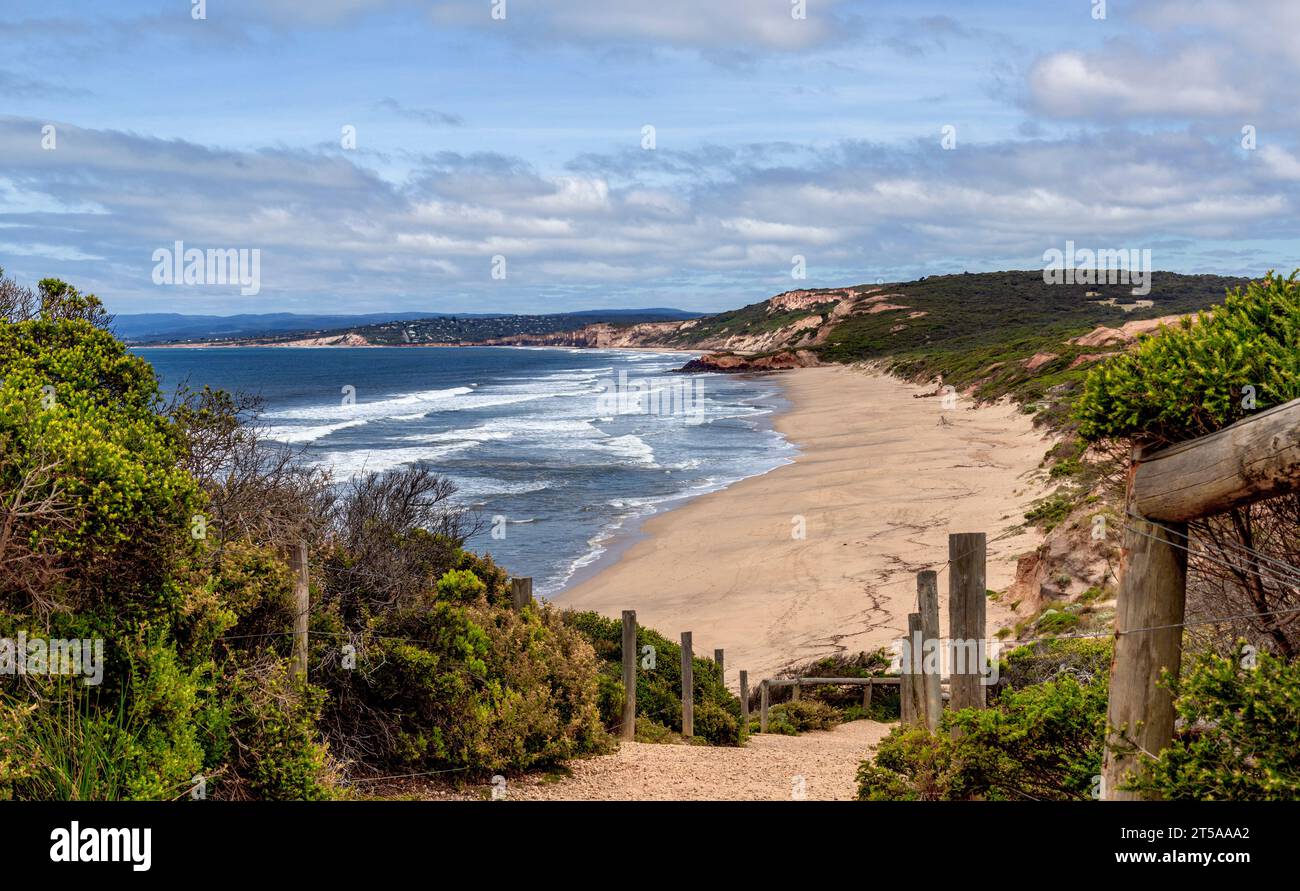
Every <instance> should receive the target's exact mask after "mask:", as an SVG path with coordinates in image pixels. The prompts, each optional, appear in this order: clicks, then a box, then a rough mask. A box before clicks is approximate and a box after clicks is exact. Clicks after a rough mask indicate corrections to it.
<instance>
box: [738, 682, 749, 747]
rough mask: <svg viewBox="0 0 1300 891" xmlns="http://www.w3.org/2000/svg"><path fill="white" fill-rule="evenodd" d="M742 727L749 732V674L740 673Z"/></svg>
mask: <svg viewBox="0 0 1300 891" xmlns="http://www.w3.org/2000/svg"><path fill="white" fill-rule="evenodd" d="M740 727H741V729H742V730H744V731H745V732H746V733H748V732H749V672H747V671H745V670H744V669H742V670H741V672H740Z"/></svg>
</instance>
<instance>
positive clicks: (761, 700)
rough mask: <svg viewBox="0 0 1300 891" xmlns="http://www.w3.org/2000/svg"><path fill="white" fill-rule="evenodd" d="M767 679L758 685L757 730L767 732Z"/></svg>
mask: <svg viewBox="0 0 1300 891" xmlns="http://www.w3.org/2000/svg"><path fill="white" fill-rule="evenodd" d="M767 703H768V692H767V681H766V680H764V681H763V682H762V683H760V684H759V685H758V732H759V733H767Z"/></svg>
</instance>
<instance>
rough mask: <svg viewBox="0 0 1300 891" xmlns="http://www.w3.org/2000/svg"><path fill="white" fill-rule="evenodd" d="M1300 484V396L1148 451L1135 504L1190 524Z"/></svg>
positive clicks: (1153, 515)
mask: <svg viewBox="0 0 1300 891" xmlns="http://www.w3.org/2000/svg"><path fill="white" fill-rule="evenodd" d="M1298 488H1300V399H1293V400H1291V401H1290V402H1287V403H1283V404H1282V405H1278V406H1274V407H1273V408H1270V409H1268V410H1267V411H1262V412H1260V413H1259V414H1257V415H1254V416H1252V417H1249V418H1244V419H1242V420H1240V421H1238V422H1237V423H1235V424H1232V425H1230V426H1228V427H1224V428H1223V429H1222V430H1219V431H1217V432H1215V433H1211V434H1209V435H1208V436H1202V437H1199V438H1197V439H1189V440H1187V441H1186V442H1180V443H1178V444H1177V445H1175V446H1170V447H1169V448H1167V449H1163V450H1161V451H1158V452H1155V453H1154V454H1150V455H1143V456H1141V458H1140V463H1139V464H1138V467H1137V471H1136V473H1135V474H1134V476H1133V499H1132V508H1133V511H1134V512H1135V513H1137V514H1138V515H1140V516H1142V517H1145V518H1147V519H1148V520H1158V521H1160V522H1165V523H1185V522H1187V521H1189V520H1195V519H1198V518H1200V517H1205V516H1209V515H1210V514H1217V513H1222V512H1223V511H1226V510H1228V509H1230V508H1233V507H1240V506H1242V505H1245V504H1249V503H1250V502H1252V501H1258V500H1259V499H1261V498H1270V497H1272V496H1274V495H1284V494H1286V493H1288V492H1294V491H1296V490H1297V489H1298Z"/></svg>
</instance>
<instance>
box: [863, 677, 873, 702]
mask: <svg viewBox="0 0 1300 891" xmlns="http://www.w3.org/2000/svg"><path fill="white" fill-rule="evenodd" d="M874 686H875V681H873V680H872V679H871V678H867V683H866V686H864V687H863V688H862V708H863V709H869V708H871V688H872V687H874Z"/></svg>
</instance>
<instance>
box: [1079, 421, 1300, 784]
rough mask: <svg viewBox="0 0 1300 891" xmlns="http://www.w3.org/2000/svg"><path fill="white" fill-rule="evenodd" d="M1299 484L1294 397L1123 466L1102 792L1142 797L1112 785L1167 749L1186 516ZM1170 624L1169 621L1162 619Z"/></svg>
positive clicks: (1140, 454) (1299, 426) (1182, 600)
mask: <svg viewBox="0 0 1300 891" xmlns="http://www.w3.org/2000/svg"><path fill="white" fill-rule="evenodd" d="M1297 491H1300V399H1293V400H1292V401H1290V402H1287V403H1283V404H1282V405H1278V406H1274V407H1273V408H1270V409H1268V410H1266V411H1262V412H1260V413H1259V414H1256V415H1252V416H1251V417H1249V418H1245V419H1243V420H1241V421H1238V422H1237V423H1235V424H1231V425H1229V426H1227V427H1225V428H1223V429H1222V430H1219V431H1217V432H1215V433H1211V434H1209V435H1208V436H1202V437H1198V438H1197V439H1191V440H1188V441H1186V442H1181V443H1178V444H1177V445H1174V446H1170V447H1169V448H1167V449H1163V450H1161V451H1158V452H1155V453H1154V454H1148V452H1147V451H1146V450H1144V449H1136V450H1134V453H1133V462H1132V465H1131V467H1130V470H1129V485H1128V497H1127V500H1126V508H1127V514H1128V516H1127V517H1126V518H1125V520H1124V524H1125V528H1124V538H1123V543H1122V546H1121V554H1120V582H1119V593H1118V596H1117V603H1116V615H1115V655H1114V661H1113V662H1112V663H1111V674H1110V702H1109V704H1108V710H1107V725H1108V731H1109V732H1108V735H1107V740H1106V742H1107V745H1106V754H1105V759H1104V763H1103V767H1102V777H1103V783H1102V797H1103V798H1106V799H1111V800H1116V799H1134V798H1145V797H1147V796H1146V795H1145V794H1140V793H1136V792H1125V791H1123V790H1121V789H1120V786H1121V785H1123V784H1124V782H1125V781H1126V780H1127V779H1128V778H1129V776H1130V775H1131V774H1133V773H1134V772H1135V771H1136V769H1137V768H1138V767H1139V763H1140V756H1141V754H1142V753H1143V752H1148V753H1150V754H1152V755H1155V754H1158V753H1159V752H1160V751H1161V750H1163V749H1165V748H1168V746H1169V743H1170V741H1171V740H1172V739H1173V732H1174V704H1173V698H1172V696H1171V694H1170V691H1169V689H1168V687H1167V686H1166V685H1165V684H1163V683H1162V682H1161V674H1162V673H1164V672H1166V671H1167V672H1169V674H1170V680H1177V677H1178V666H1179V661H1180V660H1181V658H1182V637H1183V631H1182V627H1181V626H1182V624H1183V615H1184V611H1185V604H1186V596H1187V551H1188V549H1189V547H1190V543H1189V542H1188V540H1187V524H1188V522H1190V521H1191V520H1196V519H1200V518H1201V517H1207V516H1211V515H1214V514H1219V513H1223V512H1224V511H1228V510H1232V509H1233V508H1235V507H1244V506H1245V505H1248V504H1250V503H1252V502H1254V501H1259V500H1262V499H1265V498H1274V497H1276V496H1278V495H1286V494H1290V493H1294V492H1297ZM1171 626H1173V627H1171Z"/></svg>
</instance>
